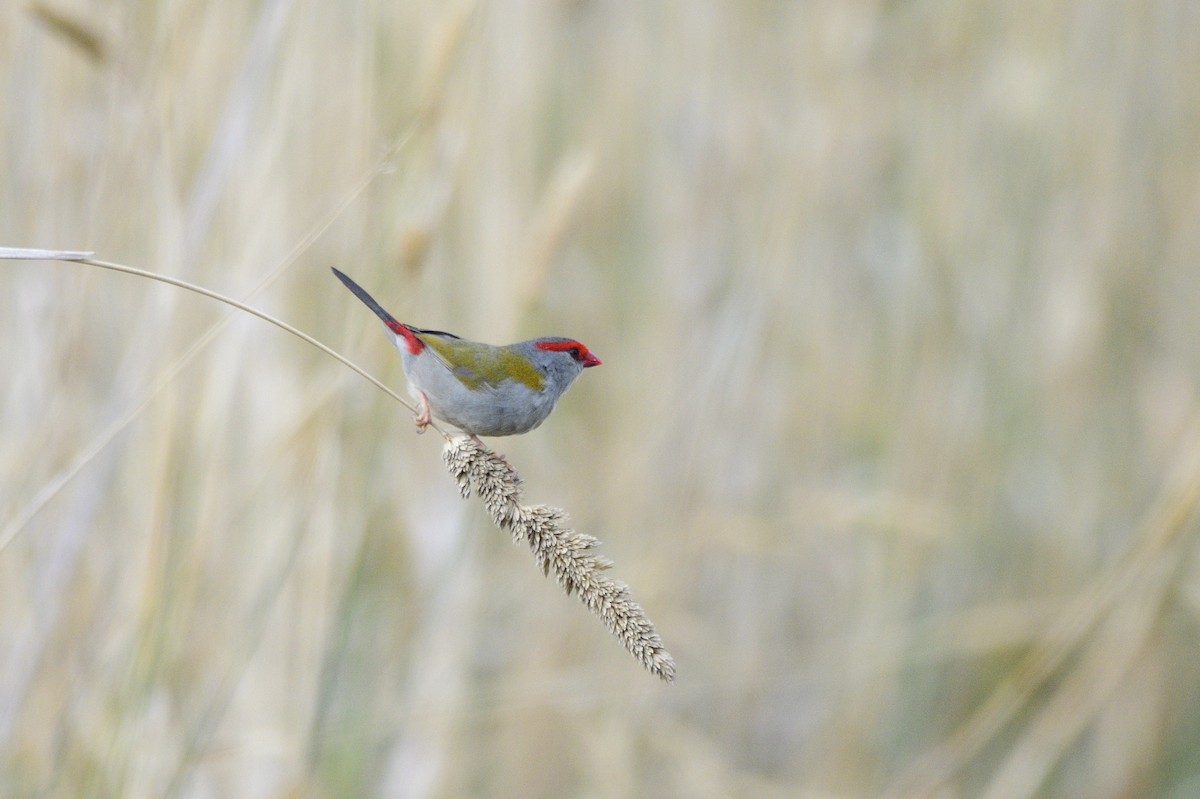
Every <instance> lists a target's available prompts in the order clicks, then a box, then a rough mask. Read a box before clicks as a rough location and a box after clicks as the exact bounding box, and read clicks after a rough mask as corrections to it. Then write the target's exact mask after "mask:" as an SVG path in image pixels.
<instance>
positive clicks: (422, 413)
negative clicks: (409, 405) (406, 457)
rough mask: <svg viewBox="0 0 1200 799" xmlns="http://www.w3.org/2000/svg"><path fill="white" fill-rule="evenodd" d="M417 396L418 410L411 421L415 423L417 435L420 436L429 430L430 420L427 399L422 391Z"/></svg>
mask: <svg viewBox="0 0 1200 799" xmlns="http://www.w3.org/2000/svg"><path fill="white" fill-rule="evenodd" d="M418 394H419V395H420V398H421V399H420V408H419V409H418V410H417V414H416V416H414V417H413V421H414V422H416V423H417V435H420V434H421V433H424V432H425V431H426V430H428V429H429V423H430V422H431V421H432V419H431V418H430V416H429V398H428V397H426V396H425V392H424V391H420V392H418Z"/></svg>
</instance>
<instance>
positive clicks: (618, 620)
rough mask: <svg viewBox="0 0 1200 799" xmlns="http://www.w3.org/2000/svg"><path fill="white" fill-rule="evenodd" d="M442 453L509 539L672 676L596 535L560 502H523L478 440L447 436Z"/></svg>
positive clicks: (512, 473)
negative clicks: (572, 521)
mask: <svg viewBox="0 0 1200 799" xmlns="http://www.w3.org/2000/svg"><path fill="white" fill-rule="evenodd" d="M442 458H443V459H444V460H445V461H446V466H447V467H448V468H449V469H450V474H452V475H453V476H454V479H455V480H457V481H458V488H459V491H460V492H461V493H462V495H463V498H464V499H465V498H467V497H470V495H471V492H472V491H474V492H475V493H476V494H477V495H478V496H479V498H480V499H481V500H483V504H484V506H485V507H486V508H487V511H488V513H489V514H490V515H491V517H492V521H493V522H495V524H496V526H497V527H499V528H501V529H507V530H508V531H509V532H511V533H512V537H513V541H514V542H520V541H525V542H526V543H528V544H529V548H530V549H531V550H533V556H534V558H535V559H536V560H537V563H538V565H539V566H541V567H542V572H543V573H545V574H546V575H547V576H548V575H549V574H550V572H554V578H555V579H556V580H557V581H558V584H559V585H561V586H562V587H563V588H565V589H566V591H567V593H568V594H570V593H577V594H578V595H579V598H580V600H582V602H583V604H585V605H587V606H588V608H589V609H590V610H591V611H592V613H594V614H596V615H597V616H599V617H600V619H601V620H602V621H603V622H604V625H605V626H606V627H608V630H609V632H611V633H612V634H613V635H615V636H616V637H617V638H619V639H620V641H621V643H622V644H624V645H625V648H626V649H628V650H629V652H630V654H632V655H633V656H634V657H635V658H637V659H638V661H639V662H641V664H642V665H643V666H645V667H646V669H647V670H649V671H650V673H651V674H656V675H658V676H659V677H661V678H662V679H663V680H666V681H667V682H673V681H674V680H675V661H674V660H673V659H672V658H671V655H670V653H668V652H667V650H666V649H665V648H664V647H663V643H662V639H661V638H659V636H658V633H657V632H656V631H655V630H654V625H653V624H651V623H650V620H649V619H648V618H646V614H645V612H644V611H643V610H642V608H641V606H640V605H638V604H637V603H636V602H634V601H633V597H631V596H630V595H629V587H628V586H627V585H625V584H624V583H621V582H618V581H616V580H613V579H612V578H610V577H609V576H608V575H606V574H604V572H605V570H607V569H608V568H609V567H610V566H611V565H612V562H611V561H609V560H608V559H607V558H605V557H604V556H603V555H599V554H597V553H596V552H595V551H593V550H594V547H595V546H596V544H597V543H599V542H598V541H597V540H596V539H595V538H593V537H592V536H590V535H586V534H584V533H579V532H576V531H575V530H572V529H571V528H569V527H567V526H566V522H567V514H566V512H565V511H564V510H562V509H561V508H553V507H550V506H548V505H522V504H521V495H522V490H521V477H520V475H518V474H517V472H516V470H515V469H513V468H512V466H510V465H509V464H508V462H507V461H505V460H504V459H503V458H501V457H500V456H499V455H497V454H496V453H494V452H492V451H491V450H489V449H488V448H487V447H485V446H483V445H482V444H480V443H479V442H478V441H476V440H474V439H471V438H466V437H457V438H453V439H450V440H449V441H448V442H447V443H446V447H445V449H444V450H443V451H442Z"/></svg>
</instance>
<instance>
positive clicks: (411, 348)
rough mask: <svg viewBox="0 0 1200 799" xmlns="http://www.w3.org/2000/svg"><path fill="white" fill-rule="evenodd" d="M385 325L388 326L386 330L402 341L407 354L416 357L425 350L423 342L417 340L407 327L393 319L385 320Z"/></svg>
mask: <svg viewBox="0 0 1200 799" xmlns="http://www.w3.org/2000/svg"><path fill="white" fill-rule="evenodd" d="M386 324H387V326H388V330H391V331H392V332H393V333H395V334H396V335H397V336H400V337H401V338H403V339H404V344H405V346H406V347H408V352H409V354H410V355H416V354H417V353H419V352H420V351H421V350H423V349H425V342H424V341H421V339H419V338H417V337H416V335H415V334H414V333H413V332H412V331H411V330H409V329H408V327H407V326H405V325H403V324H402V323H400V322H397V321H396V320H395V319H389V320H387V323H386Z"/></svg>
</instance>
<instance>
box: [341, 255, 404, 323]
mask: <svg viewBox="0 0 1200 799" xmlns="http://www.w3.org/2000/svg"><path fill="white" fill-rule="evenodd" d="M329 268H330V269H332V270H333V273H334V274H335V275H337V279H338V280H340V281H342V283H344V284H345V285H346V288H348V289H350V291H352V292H354V296H355V297H358V298H359V299H360V300H362V301H363V302H364V303H366V305H367V307H368V308H370V309H371V310H372V311H374V312H375V315H376V316H378V317H379V318H380V319H382V320H383V321H384V322H393V323H396V324H399V323H398V322H396V319H395V317H393V316H392V315H391V314H390V313H388V312H387V311H385V310H383V306H381V305H380V304H379V303H377V302H375V298H374V297H372V296H371V295H370V294H368V293H367V292H366V291H364V290H363V287H362V286H360V285H358V284H357V283H355V282H354V281H353V280H351V279H350V278H348V277H347V276H346V275H344V274H342V273H341V272H339V271H338V269H337V267H336V266H331V267H329ZM389 327H390V325H389Z"/></svg>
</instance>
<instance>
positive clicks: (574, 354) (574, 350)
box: [569, 347, 579, 361]
mask: <svg viewBox="0 0 1200 799" xmlns="http://www.w3.org/2000/svg"><path fill="white" fill-rule="evenodd" d="M569 351H570V353H571V357H572V358H574V359H575V360H577V361H578V360H579V348H578V347H572V348H571V349H570V350H569Z"/></svg>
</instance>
